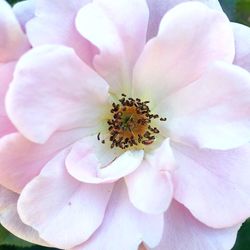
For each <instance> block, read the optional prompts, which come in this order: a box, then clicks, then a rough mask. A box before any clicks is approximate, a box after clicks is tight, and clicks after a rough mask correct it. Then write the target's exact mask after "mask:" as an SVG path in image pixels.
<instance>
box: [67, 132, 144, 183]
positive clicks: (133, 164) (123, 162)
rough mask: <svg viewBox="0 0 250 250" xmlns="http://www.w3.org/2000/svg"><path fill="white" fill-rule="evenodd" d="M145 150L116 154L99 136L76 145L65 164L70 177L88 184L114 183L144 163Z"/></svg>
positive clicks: (83, 140) (88, 138)
mask: <svg viewBox="0 0 250 250" xmlns="http://www.w3.org/2000/svg"><path fill="white" fill-rule="evenodd" d="M143 156H144V152H143V150H139V151H126V152H124V153H122V154H121V152H116V151H115V150H111V149H110V146H108V145H104V144H102V143H101V142H100V141H98V140H97V136H96V135H94V136H91V137H85V138H84V139H82V140H81V141H79V142H77V143H75V144H74V146H73V148H72V150H71V152H70V153H69V155H68V156H67V158H66V161H65V164H66V167H67V170H68V172H69V174H70V175H72V176H73V177H74V178H75V179H77V180H79V181H82V182H87V183H105V182H114V181H116V180H118V179H119V178H122V177H124V176H126V175H128V174H130V173H131V172H133V171H134V170H135V169H136V168H137V167H138V166H139V165H140V164H141V162H142V160H143Z"/></svg>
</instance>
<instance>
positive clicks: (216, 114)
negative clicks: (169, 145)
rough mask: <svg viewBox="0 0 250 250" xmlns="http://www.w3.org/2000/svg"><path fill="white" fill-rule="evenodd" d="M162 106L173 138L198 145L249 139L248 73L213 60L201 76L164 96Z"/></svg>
mask: <svg viewBox="0 0 250 250" xmlns="http://www.w3.org/2000/svg"><path fill="white" fill-rule="evenodd" d="M194 95H195V96H194ZM164 108H165V110H166V116H167V117H168V122H166V125H167V126H168V128H169V133H170V137H171V138H172V139H173V140H175V141H182V142H184V143H189V144H193V145H197V146H199V147H202V148H213V149H230V148H236V147H239V146H241V145H243V144H245V143H248V142H249V139H250V74H249V73H248V72H247V71H245V70H243V69H242V68H240V67H238V66H234V65H230V64H226V63H222V62H218V63H215V64H213V65H212V66H211V67H210V68H209V70H208V71H207V72H206V73H205V74H204V75H203V76H202V77H201V79H199V80H198V81H196V82H194V83H193V84H191V85H189V86H187V87H186V88H183V89H181V90H180V91H179V92H176V93H175V94H173V95H171V96H168V97H167V98H166V100H165V102H163V103H162V104H161V107H159V110H161V109H164Z"/></svg>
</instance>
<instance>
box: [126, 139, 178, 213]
mask: <svg viewBox="0 0 250 250" xmlns="http://www.w3.org/2000/svg"><path fill="white" fill-rule="evenodd" d="M173 165H174V163H173V156H172V151H171V148H170V147H169V140H165V141H164V142H163V143H162V145H161V146H160V148H158V149H156V150H155V151H154V152H152V153H150V154H147V155H146V156H145V159H144V161H143V162H142V164H141V165H140V167H139V168H137V169H136V170H135V172H133V173H132V174H130V175H128V176H126V177H125V180H126V184H127V187H128V193H129V199H130V201H131V202H132V203H133V205H134V206H135V207H136V208H137V209H139V210H141V211H142V212H145V213H154V214H157V213H162V212H165V211H166V210H167V208H168V206H169V204H170V202H171V200H172V196H173V184H172V180H171V176H170V174H169V172H168V170H170V169H172V168H173Z"/></svg>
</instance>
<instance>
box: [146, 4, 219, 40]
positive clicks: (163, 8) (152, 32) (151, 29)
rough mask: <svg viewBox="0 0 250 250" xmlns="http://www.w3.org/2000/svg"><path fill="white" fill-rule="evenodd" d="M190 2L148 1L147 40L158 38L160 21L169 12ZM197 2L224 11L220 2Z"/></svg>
mask: <svg viewBox="0 0 250 250" xmlns="http://www.w3.org/2000/svg"><path fill="white" fill-rule="evenodd" d="M188 1H190V0H147V2H148V6H149V13H150V16H149V25H148V33H147V40H149V39H151V38H152V37H154V36H156V34H157V33H158V28H159V25H160V21H161V19H162V17H163V16H164V14H165V13H166V12H167V11H169V10H170V9H171V8H173V7H174V6H175V5H177V4H180V3H184V2H188ZM191 1H192V0H191ZM196 1H199V2H201V3H204V4H206V5H207V6H209V7H210V8H213V9H217V10H222V9H221V6H220V3H219V1H218V0H196Z"/></svg>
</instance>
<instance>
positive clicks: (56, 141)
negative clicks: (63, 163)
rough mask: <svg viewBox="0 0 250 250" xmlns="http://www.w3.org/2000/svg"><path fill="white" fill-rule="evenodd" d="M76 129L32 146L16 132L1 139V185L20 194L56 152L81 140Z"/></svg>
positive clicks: (55, 135) (80, 135) (79, 133)
mask: <svg viewBox="0 0 250 250" xmlns="http://www.w3.org/2000/svg"><path fill="white" fill-rule="evenodd" d="M83 134H84V131H83V130H82V129H76V130H73V131H67V132H58V133H56V134H54V135H53V136H52V137H51V138H50V139H49V140H48V141H47V142H46V143H45V144H43V145H41V144H35V143H33V142H30V141H28V140H27V139H25V138H24V137H23V136H22V135H20V134H18V133H15V134H10V135H7V136H5V137H3V138H2V139H1V140H0V183H1V185H3V186H5V187H6V188H8V189H10V190H12V191H14V192H17V193H20V192H21V191H22V189H23V188H24V186H25V185H26V184H27V183H28V182H29V181H31V180H32V179H33V178H34V177H35V176H37V175H38V174H39V172H40V171H41V169H42V168H43V167H44V165H45V164H46V163H47V162H48V161H49V160H50V159H51V158H52V157H54V155H56V154H57V152H58V151H59V150H61V149H63V148H65V147H67V146H69V145H70V144H72V143H74V142H75V141H77V140H78V139H79V138H80V137H82V136H83Z"/></svg>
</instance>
